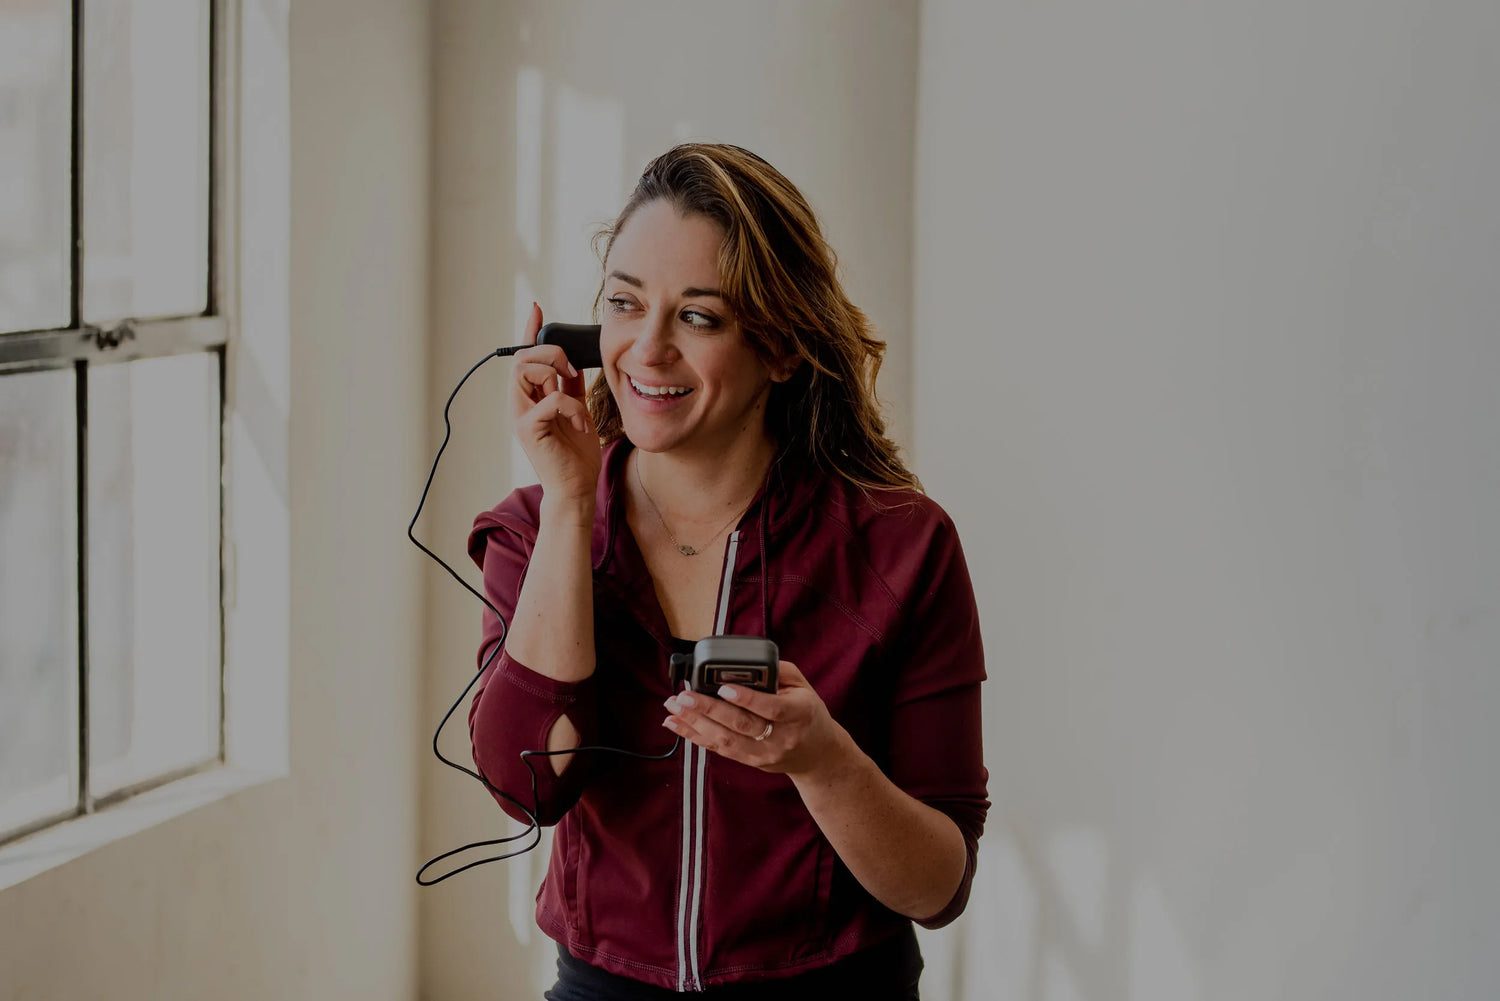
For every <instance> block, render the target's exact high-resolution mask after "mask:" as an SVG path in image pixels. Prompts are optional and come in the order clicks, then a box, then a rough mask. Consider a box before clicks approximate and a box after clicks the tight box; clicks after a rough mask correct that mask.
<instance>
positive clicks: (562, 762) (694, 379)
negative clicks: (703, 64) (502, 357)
mask: <svg viewBox="0 0 1500 1001" xmlns="http://www.w3.org/2000/svg"><path fill="white" fill-rule="evenodd" d="M605 236H606V240H607V242H606V245H605V254H604V280H603V284H602V286H601V288H600V292H599V299H598V306H599V307H601V314H602V315H601V316H600V320H601V337H600V355H601V360H602V371H601V374H600V376H599V378H598V379H597V380H596V381H595V383H594V385H593V387H592V388H591V389H590V390H589V393H588V400H587V405H585V401H584V390H583V383H582V377H581V375H580V374H579V373H578V371H577V369H575V368H574V367H573V365H572V364H570V363H569V361H568V359H567V358H566V356H565V355H564V354H563V352H562V351H561V350H560V349H559V348H557V347H556V346H554V345H540V346H534V347H531V348H528V349H526V350H524V351H522V352H520V353H518V354H517V355H516V365H515V367H514V376H513V380H514V381H513V385H512V407H511V410H512V417H513V421H514V425H515V429H516V435H517V438H518V439H519V441H520V444H521V446H522V448H523V449H524V450H525V451H526V454H527V456H528V457H529V458H530V460H531V463H532V466H533V467H534V469H535V470H536V473H537V477H538V479H539V480H540V483H539V485H537V486H533V487H527V488H523V489H521V490H518V491H516V492H515V493H513V494H512V495H511V496H510V497H508V498H507V499H506V500H505V501H504V502H502V503H501V504H500V505H499V506H497V507H496V508H495V509H494V510H492V511H490V512H486V513H485V514H482V515H481V516H480V517H479V518H478V519H477V521H476V522H475V527H474V532H473V534H472V536H471V537H470V543H469V551H470V554H471V555H472V556H473V557H474V559H475V560H476V562H478V563H479V565H480V566H481V567H482V569H483V571H484V578H485V586H486V591H487V596H488V598H489V600H490V602H491V604H492V606H493V608H494V609H497V610H498V611H499V613H500V615H503V616H505V617H506V618H507V619H509V621H510V629H509V634H508V638H506V632H505V626H504V624H503V622H502V620H501V619H500V618H499V617H498V616H496V615H495V614H494V613H493V612H492V613H491V614H489V615H488V616H487V618H486V622H485V635H484V641H483V643H482V644H481V649H480V662H481V664H482V665H483V664H486V663H488V664H489V666H488V667H485V668H484V673H483V675H482V676H481V679H480V687H479V690H478V691H477V692H476V694H475V697H474V701H473V705H472V708H471V711H470V732H471V734H472V736H473V741H474V759H475V762H476V764H478V765H479V768H480V771H481V773H482V774H484V775H485V777H486V778H487V780H488V781H489V782H490V784H491V786H492V787H493V788H494V789H496V790H499V792H500V795H498V796H497V797H496V798H497V800H498V801H499V802H500V803H501V805H502V807H504V808H506V809H507V810H508V811H512V815H513V816H516V817H517V818H518V819H520V818H521V812H520V811H517V810H516V808H515V806H514V800H520V801H521V802H535V803H536V805H537V816H538V818H539V820H540V822H542V823H549V824H558V825H559V827H558V833H557V837H556V838H555V839H554V843H553V845H554V847H553V856H552V861H551V865H550V868H549V871H548V874H547V878H546V881H545V883H544V885H543V888H542V893H541V895H540V897H539V898H538V902H537V921H538V924H539V925H540V926H541V928H542V929H543V930H544V931H545V932H547V933H548V934H549V935H551V936H552V937H553V938H554V939H556V940H557V942H558V946H559V963H558V969H559V979H558V983H557V985H556V986H555V987H554V988H553V990H552V991H550V992H549V993H548V995H547V996H548V997H549V998H550V999H553V1001H575V999H581V998H585V997H587V998H592V999H604V1001H610V999H627V998H628V999H637V998H660V997H670V996H673V995H674V994H676V993H682V992H691V993H698V992H706V993H707V995H708V996H709V997H718V996H726V997H727V996H731V995H730V994H724V993H723V992H724V991H729V992H731V994H732V996H733V997H735V998H739V999H753V998H759V997H762V996H765V997H769V996H771V995H772V993H773V992H774V995H775V997H777V998H778V999H779V1001H787V999H796V998H803V997H823V996H827V995H828V994H830V993H834V992H838V993H854V994H857V995H858V996H861V997H865V998H871V999H875V1001H882V999H907V998H913V997H916V996H917V981H918V978H919V975H920V973H921V969H922V959H921V955H920V953H919V951H918V948H917V942H916V937H915V934H914V932H913V929H912V925H913V922H917V923H921V924H923V925H924V926H927V927H937V926H939V925H942V924H946V923H947V922H949V921H951V920H953V918H955V917H956V916H957V915H958V914H959V912H960V911H962V910H963V908H964V905H965V902H966V900H967V897H968V889H969V885H970V882H971V880H972V878H973V872H974V860H975V852H976V844H977V841H978V838H979V835H980V832H981V831H982V830H983V826H984V817H985V812H986V810H987V808H988V805H989V804H988V801H987V800H986V798H985V782H986V777H987V776H986V773H985V770H984V766H983V763H982V754H981V748H980V718H979V706H980V698H979V687H980V682H981V681H982V680H983V677H984V664H983V653H982V650H981V646H980V638H979V624H978V614H977V611H976V608H975V604H974V597H973V591H972V588H971V586H970V582H969V576H968V572H967V569H966V567H965V564H964V560H963V553H962V551H961V549H960V547H959V544H958V539H957V536H956V533H955V532H954V529H953V524H952V522H951V521H950V520H949V519H948V517H947V515H946V514H944V512H943V511H942V509H941V508H939V507H938V506H937V505H936V504H935V503H933V502H932V501H931V500H929V499H928V498H927V497H925V496H924V495H923V494H922V493H921V492H920V491H919V490H918V489H917V484H916V481H915V478H914V477H913V476H912V475H911V473H910V472H908V471H907V469H906V468H905V466H904V465H903V464H902V463H901V461H900V458H899V456H898V454H897V451H896V448H895V446H894V445H893V444H892V443H891V441H890V440H889V439H888V438H887V437H886V436H885V433H884V427H883V424H882V422H881V419H880V413H879V406H878V403H877V401H876V398H875V394H874V385H875V375H876V373H877V371H878V369H879V366H880V359H881V354H882V352H883V350H884V345H883V344H882V343H881V342H880V341H879V340H877V339H876V338H875V337H874V335H873V334H872V333H871V331H870V329H869V325H868V323H867V321H866V320H865V318H864V315H863V314H862V313H861V312H860V311H859V310H858V309H857V308H856V307H855V306H854V305H853V304H852V303H850V302H849V300H848V299H847V297H846V296H845V295H844V292H843V290H842V288H841V287H840V285H839V282H838V279H837V277H836V270H835V264H834V260H835V259H834V255H833V252H832V250H831V249H830V248H829V247H828V245H827V243H826V242H825V241H824V240H823V237H822V235H821V233H820V231H819V229H818V226H817V222H816V220H815V219H814V217H813V214H812V211H811V209H810V208H809V207H808V205H807V203H806V201H805V200H804V199H803V198H802V196H801V194H800V193H799V192H798V191H797V190H796V188H795V187H793V186H792V184H791V183H790V182H789V181H787V180H786V179H785V178H784V177H782V175H781V174H780V173H778V172H777V171H776V170H775V169H774V168H773V167H771V166H770V165H769V164H767V163H766V162H765V161H763V160H761V159H760V158H759V157H756V156H755V155H754V154H751V153H749V152H747V151H745V150H743V149H739V148H738V147H733V146H708V145H686V146H679V147H676V148H674V149H672V150H670V151H668V152H667V153H665V154H663V155H662V156H661V157H658V158H657V159H656V160H655V161H653V162H652V163H651V164H650V165H649V166H648V167H647V169H646V172H645V174H644V176H643V177H642V178H641V181H640V183H639V184H638V185H637V188H636V191H635V193H634V194H633V195H632V197H631V199H630V201H629V202H628V203H627V204H626V206H625V208H624V210H623V211H622V212H621V213H620V216H619V218H618V219H617V220H616V222H615V224H614V225H613V226H612V227H611V228H610V229H609V230H608V231H607V233H606V234H605ZM541 325H542V315H541V310H540V309H539V308H538V309H535V310H533V313H532V316H531V320H530V324H529V327H528V330H527V341H528V343H532V344H535V341H536V336H537V332H538V331H539V329H540V327H541ZM725 634H741V635H745V634H756V635H759V636H763V637H766V638H768V639H772V640H774V641H775V643H776V644H777V646H778V648H779V650H780V652H781V654H782V656H783V657H785V658H787V659H785V660H782V661H781V662H780V664H779V665H778V671H777V674H778V679H779V685H778V688H777V691H776V692H774V693H771V692H763V691H756V690H753V689H749V688H745V687H742V686H734V685H726V686H723V687H721V688H720V689H719V690H718V696H717V697H713V696H710V695H706V694H704V693H701V692H692V691H681V692H674V691H673V689H672V687H671V684H670V682H669V680H668V679H669V677H670V674H669V672H668V658H669V657H670V656H671V654H673V653H674V652H677V651H681V650H683V649H684V648H688V647H691V645H692V642H693V641H695V640H696V639H698V638H700V637H704V636H708V635H725ZM502 640H503V642H504V646H503V648H501V650H500V653H499V655H498V656H496V655H495V653H494V651H495V649H496V646H497V644H498V643H500V642H502ZM491 661H492V662H491ZM663 710H665V711H663ZM663 729H665V730H666V731H667V733H666V734H664V733H663ZM668 734H675V735H676V736H677V737H678V738H679V742H678V744H677V745H673V746H672V750H673V751H679V750H680V752H681V753H680V754H672V753H667V754H662V753H661V752H662V751H664V750H666V749H667V747H668V743H667V740H668ZM543 744H545V746H546V748H547V749H548V750H551V751H563V752H571V751H572V750H573V749H574V748H588V747H597V746H601V745H604V746H609V747H615V748H623V749H628V750H632V751H637V752H643V753H654V754H659V755H660V757H659V758H658V759H656V760H649V761H642V760H635V761H631V762H630V763H628V764H614V765H606V764H604V763H602V762H600V761H599V760H598V759H597V758H596V757H595V756H593V755H588V754H585V753H583V752H582V751H581V750H580V752H579V753H567V754H560V755H558V756H556V757H552V758H549V759H548V760H549V761H550V762H551V763H552V766H551V768H550V769H549V768H546V767H545V766H544V767H543V768H542V769H541V770H540V771H539V772H538V773H536V774H535V776H533V774H532V771H531V769H530V768H529V767H528V766H527V765H526V763H525V761H524V759H522V757H521V752H523V751H527V750H537V749H540V745H543ZM533 783H534V785H533ZM507 797H513V798H514V799H512V800H511V801H509V802H508V801H507Z"/></svg>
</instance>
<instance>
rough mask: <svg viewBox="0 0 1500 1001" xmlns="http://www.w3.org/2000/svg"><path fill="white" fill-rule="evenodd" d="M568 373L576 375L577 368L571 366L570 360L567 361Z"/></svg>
mask: <svg viewBox="0 0 1500 1001" xmlns="http://www.w3.org/2000/svg"><path fill="white" fill-rule="evenodd" d="M568 374H569V375H571V376H577V375H578V369H576V368H574V367H573V363H572V362H568Z"/></svg>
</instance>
